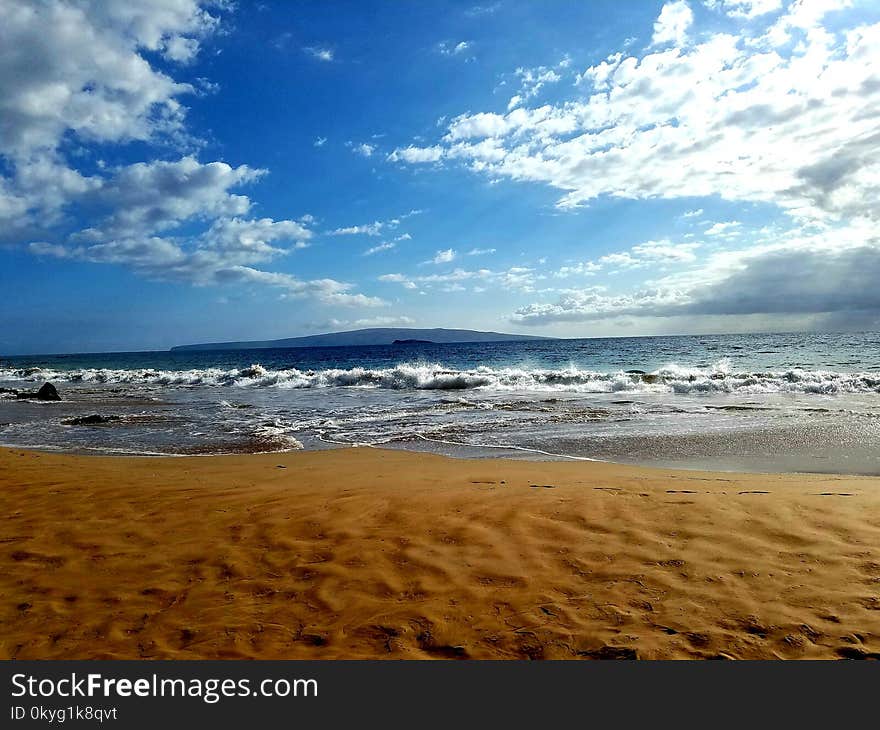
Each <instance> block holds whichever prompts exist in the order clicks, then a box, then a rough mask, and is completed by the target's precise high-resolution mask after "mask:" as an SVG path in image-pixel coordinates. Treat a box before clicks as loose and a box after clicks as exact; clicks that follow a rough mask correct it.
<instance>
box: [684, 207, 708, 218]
mask: <svg viewBox="0 0 880 730" xmlns="http://www.w3.org/2000/svg"><path fill="white" fill-rule="evenodd" d="M701 215H703V209H702V208H694V209H693V210H687V211H685V212H684V213H682V214H681V217H682V218H698V217H699V216H701Z"/></svg>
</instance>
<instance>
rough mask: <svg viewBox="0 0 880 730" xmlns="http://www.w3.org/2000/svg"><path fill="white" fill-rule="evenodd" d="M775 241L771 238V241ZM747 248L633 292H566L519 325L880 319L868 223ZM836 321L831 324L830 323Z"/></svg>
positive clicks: (878, 237)
mask: <svg viewBox="0 0 880 730" xmlns="http://www.w3.org/2000/svg"><path fill="white" fill-rule="evenodd" d="M773 238H775V236H774V237H773ZM783 238H785V239H786V240H781V241H774V242H773V243H768V244H763V245H760V246H756V247H753V248H751V249H738V250H721V251H718V252H716V253H714V254H713V255H712V256H710V257H709V258H708V260H707V261H706V262H705V263H704V265H702V266H700V267H697V268H695V269H691V270H689V271H685V272H683V273H680V274H674V275H671V276H668V277H666V278H663V279H659V280H656V281H654V282H652V283H651V284H650V285H648V286H644V287H641V288H639V289H637V290H636V291H634V292H631V293H625V294H615V293H611V292H609V291H608V290H607V289H606V288H604V287H591V288H587V289H583V290H570V291H568V292H566V293H565V294H564V295H563V296H561V297H559V298H558V300H557V301H555V302H538V303H534V304H529V305H527V306H525V307H521V308H519V309H518V310H517V311H516V312H515V313H514V315H513V317H512V320H513V321H515V322H518V323H522V324H531V325H544V324H549V323H553V322H589V321H597V320H601V319H605V318H608V317H617V316H621V315H629V316H639V317H694V316H713V315H728V316H735V315H753V314H770V315H803V314H810V315H845V314H846V313H852V314H853V315H854V316H856V315H859V314H860V313H865V312H874V313H875V314H876V313H877V312H880V294H878V293H877V292H878V291H880V290H878V288H877V287H876V286H874V285H873V284H872V283H871V282H873V281H875V280H876V277H877V276H880V234H878V232H877V230H876V227H874V226H873V225H872V224H871V222H870V221H868V220H860V221H856V222H854V223H853V224H852V225H850V226H846V227H842V228H840V229H837V230H820V231H816V232H813V233H811V234H808V235H807V234H804V233H803V232H791V233H789V234H788V235H786V236H784V237H783ZM838 321H839V318H838Z"/></svg>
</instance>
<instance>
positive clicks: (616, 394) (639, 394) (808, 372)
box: [0, 333, 880, 474]
mask: <svg viewBox="0 0 880 730" xmlns="http://www.w3.org/2000/svg"><path fill="white" fill-rule="evenodd" d="M47 381H49V382H52V383H53V384H54V385H55V386H56V387H57V388H58V390H59V392H60V393H61V395H62V398H63V400H62V401H61V402H58V403H50V402H47V403H42V402H35V401H24V400H19V399H16V398H15V397H14V394H13V393H0V444H3V445H14V446H27V447H35V448H42V449H57V450H63V451H72V452H84V453H109V454H114V453H119V454H144V455H149V454H213V453H241V452H265V451H284V450H289V449H300V448H305V449H322V448H336V447H341V446H350V445H356V444H357V445H371V446H383V447H388V448H404V449H417V450H428V451H436V452H441V453H446V454H450V455H454V456H468V457H476V456H479V457H497V456H504V457H517V458H532V459H602V460H613V461H621V462H632V463H641V464H649V465H662V466H676V467H684V468H711V469H732V470H750V471H810V472H840V473H857V474H878V473H880V449H878V446H877V445H878V443H880V442H878V436H880V334H878V333H857V334H852V333H848V334H802V333H799V334H757V335H723V336H722V335H718V336H705V335H701V336H686V337H641V338H614V339H576V340H546V341H525V342H505V343H470V344H444V345H431V344H408V345H388V346H376V347H325V348H303V349H284V350H239V351H210V352H137V353H102V354H84V355H44V356H27V357H0V387H3V388H8V389H13V390H15V389H18V390H35V389H36V388H38V387H39V385H40V384H41V383H43V382H47ZM92 414H97V415H101V416H104V417H109V418H110V419H111V420H110V421H109V422H108V423H105V424H100V425H76V424H74V423H73V422H72V421H73V419H76V418H78V417H82V416H87V415H92Z"/></svg>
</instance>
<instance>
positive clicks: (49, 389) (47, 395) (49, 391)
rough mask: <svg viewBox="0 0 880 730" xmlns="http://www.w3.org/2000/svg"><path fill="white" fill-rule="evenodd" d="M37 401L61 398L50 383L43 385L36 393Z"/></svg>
mask: <svg viewBox="0 0 880 730" xmlns="http://www.w3.org/2000/svg"><path fill="white" fill-rule="evenodd" d="M37 400H61V396H60V395H58V391H57V390H55V386H54V385H52V383H43V387H42V388H40V389H39V390H38V391H37Z"/></svg>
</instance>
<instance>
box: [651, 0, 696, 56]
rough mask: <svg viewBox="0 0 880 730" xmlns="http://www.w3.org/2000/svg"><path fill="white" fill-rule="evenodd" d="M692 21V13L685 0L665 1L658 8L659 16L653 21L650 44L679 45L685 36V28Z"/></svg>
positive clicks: (686, 28) (688, 26)
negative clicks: (659, 8)
mask: <svg viewBox="0 0 880 730" xmlns="http://www.w3.org/2000/svg"><path fill="white" fill-rule="evenodd" d="M693 22H694V13H693V11H692V10H691V8H690V5H688V4H687V2H685V0H673V2H668V3H666V4H665V5H664V6H663V8H662V9H661V10H660V16H659V17H658V18H657V21H656V22H655V23H654V36H653V38H652V39H651V43H652V45H655V46H659V45H663V44H666V43H675V44H676V45H681V44H682V43H684V41H685V38H686V37H687V30H688V28H690V27H691V24H692V23H693Z"/></svg>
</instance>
